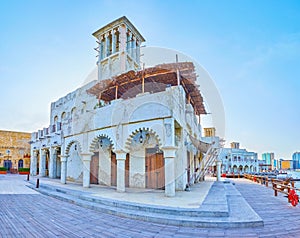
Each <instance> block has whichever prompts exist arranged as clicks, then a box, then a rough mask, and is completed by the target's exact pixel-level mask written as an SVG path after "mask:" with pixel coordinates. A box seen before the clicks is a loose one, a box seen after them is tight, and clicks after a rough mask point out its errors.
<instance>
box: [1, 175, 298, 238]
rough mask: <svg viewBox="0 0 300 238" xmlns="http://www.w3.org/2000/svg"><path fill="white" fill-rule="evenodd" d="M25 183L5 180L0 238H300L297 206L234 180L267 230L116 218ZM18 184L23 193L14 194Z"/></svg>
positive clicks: (10, 178)
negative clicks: (44, 192)
mask: <svg viewBox="0 0 300 238" xmlns="http://www.w3.org/2000/svg"><path fill="white" fill-rule="evenodd" d="M24 179H26V177H25V176H18V175H0V191H1V194H0V208H1V209H0V237H299V234H300V207H299V206H297V207H292V206H291V205H290V204H289V203H287V198H285V197H284V196H281V195H279V196H278V197H274V196H273V191H272V189H271V188H266V187H265V186H262V185H259V184H256V183H253V182H251V181H247V180H244V179H236V180H233V181H234V182H235V187H236V188H237V189H238V190H239V192H240V193H241V194H242V195H243V197H244V198H245V199H246V200H247V201H248V203H249V204H250V205H251V206H252V208H253V209H254V210H255V211H256V212H257V213H258V214H259V215H260V217H261V218H262V219H263V220H264V226H263V227H254V228H191V227H183V226H171V225H162V224H157V223H151V222H144V221H139V220H132V219H128V218H122V217H117V216H113V215H109V214H104V213H101V212H98V211H94V210H91V209H85V208H82V207H80V206H76V205H74V204H70V203H67V202H62V201H59V200H57V199H54V198H51V197H48V196H44V195H42V194H37V193H35V192H33V193H32V191H30V190H31V189H29V188H27V187H26V186H25V185H26V184H27V182H26V181H23V180H24ZM17 181H18V182H17ZM21 183H23V184H24V187H23V188H22V189H23V193H22V191H21V186H20V184H21ZM3 184H8V185H6V186H3ZM15 184H18V186H17V187H18V188H17V190H18V192H17V194H12V191H13V189H14V187H15ZM4 189H8V193H6V192H5V190H4Z"/></svg>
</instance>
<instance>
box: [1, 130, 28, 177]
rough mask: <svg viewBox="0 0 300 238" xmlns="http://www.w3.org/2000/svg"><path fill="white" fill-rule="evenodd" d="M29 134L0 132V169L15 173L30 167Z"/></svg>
mask: <svg viewBox="0 0 300 238" xmlns="http://www.w3.org/2000/svg"><path fill="white" fill-rule="evenodd" d="M30 138H31V134H30V133H25V132H16V131H0V167H5V168H6V169H7V171H11V172H14V171H15V172H16V171H18V169H19V168H29V167H30V145H29V141H30Z"/></svg>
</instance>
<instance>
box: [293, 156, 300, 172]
mask: <svg viewBox="0 0 300 238" xmlns="http://www.w3.org/2000/svg"><path fill="white" fill-rule="evenodd" d="M292 160H293V169H300V152H295V153H294V154H293V157H292Z"/></svg>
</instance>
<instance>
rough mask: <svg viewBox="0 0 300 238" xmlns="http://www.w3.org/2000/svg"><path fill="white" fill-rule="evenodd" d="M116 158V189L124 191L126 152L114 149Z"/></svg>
mask: <svg viewBox="0 0 300 238" xmlns="http://www.w3.org/2000/svg"><path fill="white" fill-rule="evenodd" d="M116 159H117V191H118V192H125V160H126V153H125V152H123V151H116Z"/></svg>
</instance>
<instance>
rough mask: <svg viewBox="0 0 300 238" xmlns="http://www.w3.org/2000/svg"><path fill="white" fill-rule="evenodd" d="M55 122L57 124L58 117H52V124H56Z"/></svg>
mask: <svg viewBox="0 0 300 238" xmlns="http://www.w3.org/2000/svg"><path fill="white" fill-rule="evenodd" d="M56 122H58V116H55V117H54V124H56Z"/></svg>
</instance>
